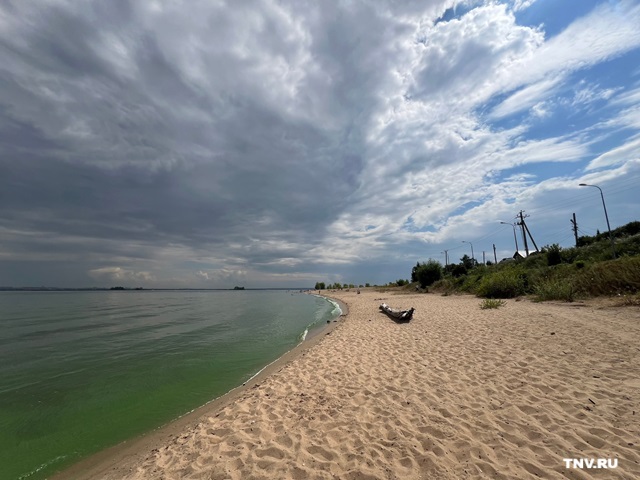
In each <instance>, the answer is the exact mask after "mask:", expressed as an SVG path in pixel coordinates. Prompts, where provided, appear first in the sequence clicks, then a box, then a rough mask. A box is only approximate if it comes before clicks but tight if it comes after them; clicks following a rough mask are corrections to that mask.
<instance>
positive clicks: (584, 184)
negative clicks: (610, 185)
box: [579, 183, 616, 258]
mask: <svg viewBox="0 0 640 480" xmlns="http://www.w3.org/2000/svg"><path fill="white" fill-rule="evenodd" d="M579 186H580V187H595V188H597V189H598V190H600V198H602V208H604V218H605V219H606V220H607V230H608V231H609V241H610V242H611V254H612V255H613V258H616V247H615V245H614V243H613V235H611V225H609V215H607V205H606V204H605V203H604V193H602V189H601V188H600V187H599V186H598V185H589V184H588V183H580V184H579Z"/></svg>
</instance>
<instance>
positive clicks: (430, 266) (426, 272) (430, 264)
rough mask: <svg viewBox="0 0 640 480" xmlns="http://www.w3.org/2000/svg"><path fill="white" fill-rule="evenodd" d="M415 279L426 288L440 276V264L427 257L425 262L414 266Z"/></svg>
mask: <svg viewBox="0 0 640 480" xmlns="http://www.w3.org/2000/svg"><path fill="white" fill-rule="evenodd" d="M415 275H416V279H417V281H418V282H420V286H421V287H422V288H426V287H428V286H430V285H432V284H433V283H434V282H437V281H438V280H440V279H441V278H442V265H440V263H438V262H437V261H435V260H432V259H429V260H428V261H427V262H426V263H423V264H422V265H420V266H418V267H416V270H415Z"/></svg>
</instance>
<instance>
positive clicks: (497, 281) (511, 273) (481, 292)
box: [476, 270, 526, 298]
mask: <svg viewBox="0 0 640 480" xmlns="http://www.w3.org/2000/svg"><path fill="white" fill-rule="evenodd" d="M525 286H526V285H525V279H524V277H523V276H522V275H521V274H520V273H519V272H518V271H517V270H501V271H498V272H494V273H490V274H488V275H486V276H485V277H483V278H482V279H481V280H480V283H479V285H478V286H477V288H476V295H478V296H479V297H486V298H514V297H517V296H518V295H523V294H524V293H525V291H526V290H525Z"/></svg>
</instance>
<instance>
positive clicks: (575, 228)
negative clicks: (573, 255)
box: [571, 213, 578, 247]
mask: <svg viewBox="0 0 640 480" xmlns="http://www.w3.org/2000/svg"><path fill="white" fill-rule="evenodd" d="M571 225H572V228H571V230H573V236H574V237H575V238H576V247H577V246H578V222H576V214H575V213H574V214H573V220H571Z"/></svg>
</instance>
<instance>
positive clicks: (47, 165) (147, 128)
mask: <svg viewBox="0 0 640 480" xmlns="http://www.w3.org/2000/svg"><path fill="white" fill-rule="evenodd" d="M579 183H587V184H591V185H598V186H599V187H600V188H601V189H602V191H603V194H604V197H605V201H606V207H607V211H608V215H609V219H610V222H611V227H612V228H615V227H617V226H620V225H623V224H625V223H628V222H630V221H635V220H638V219H639V218H638V211H639V209H638V203H639V199H640V195H638V187H639V186H640V1H628V0H609V1H590V0H583V1H580V2H577V1H569V0H512V1H474V0H467V1H455V0H421V1H413V0H407V1H397V0H395V1H394V0H370V1H358V0H340V1H326V2H318V1H315V0H313V1H305V0H290V1H289V0H281V1H277V0H264V1H249V0H248V1H243V2H236V1H231V0H229V1H225V0H217V1H216V0H189V1H186V0H185V1H179V0H166V1H162V0H135V1H134V0H112V1H109V2H104V1H93V2H92V1H84V2H78V1H75V0H37V1H36V0H4V1H3V2H2V3H0V286H56V287H94V286H95V287H110V286H115V285H121V286H125V287H144V288H154V287H155V288H231V287H233V286H235V285H242V286H246V287H247V288H263V287H279V288H298V287H312V286H313V285H314V284H315V283H316V282H317V281H324V282H329V283H333V282H340V283H353V284H365V283H371V284H385V283H387V282H389V281H394V280H397V279H405V278H409V277H410V274H411V268H412V267H413V266H414V265H415V264H416V262H418V261H421V262H422V261H426V260H428V259H429V258H433V259H435V260H438V261H440V262H442V263H444V261H445V256H444V253H443V252H444V251H445V250H446V251H447V252H448V256H449V261H450V262H458V261H459V259H460V258H461V257H462V256H463V255H465V254H467V255H469V256H470V255H471V247H472V246H473V251H474V256H475V258H476V259H477V260H479V261H482V258H483V254H484V255H485V258H486V259H487V260H493V245H495V248H496V257H497V259H498V260H500V259H501V258H504V257H510V256H511V255H513V253H514V250H515V245H514V237H513V234H514V228H513V227H512V226H511V225H509V223H512V222H514V221H515V218H516V215H518V214H519V212H520V211H524V215H527V216H528V217H527V218H526V222H527V226H528V227H529V230H530V231H531V234H532V236H533V238H534V240H535V242H536V244H537V245H538V246H539V247H542V246H544V245H550V244H554V243H558V244H559V245H561V246H563V247H571V246H572V245H573V243H574V238H573V233H572V230H571V223H570V219H571V218H572V214H573V213H575V214H576V218H577V223H578V228H579V232H580V234H581V235H593V234H595V233H596V231H598V230H600V231H606V221H605V216H604V209H603V205H602V199H601V197H600V192H599V191H598V190H597V189H596V188H591V187H579V186H578V184H579ZM500 222H506V223H507V224H502V223H500ZM518 240H519V244H520V246H522V240H521V239H520V238H519V239H518Z"/></svg>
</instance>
